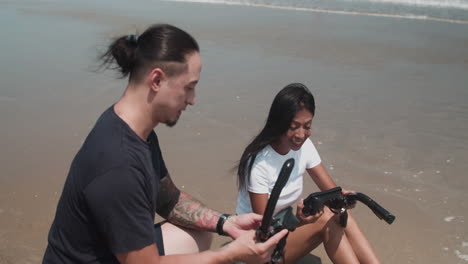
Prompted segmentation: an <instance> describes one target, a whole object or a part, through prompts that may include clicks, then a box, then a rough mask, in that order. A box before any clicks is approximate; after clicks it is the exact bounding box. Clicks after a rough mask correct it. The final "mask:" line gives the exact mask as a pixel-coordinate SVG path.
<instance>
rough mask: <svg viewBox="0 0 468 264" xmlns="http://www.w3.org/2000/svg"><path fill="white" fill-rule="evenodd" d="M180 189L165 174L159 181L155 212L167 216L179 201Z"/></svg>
mask: <svg viewBox="0 0 468 264" xmlns="http://www.w3.org/2000/svg"><path fill="white" fill-rule="evenodd" d="M179 197H180V191H179V189H177V187H176V186H175V185H174V183H173V182H172V180H171V177H170V176H169V175H166V177H164V178H163V179H162V180H161V181H159V192H158V202H157V205H156V212H157V213H158V214H159V215H160V216H162V217H164V218H166V219H167V218H168V217H169V213H170V212H171V211H172V210H173V209H174V206H175V205H176V204H177V202H178V201H179Z"/></svg>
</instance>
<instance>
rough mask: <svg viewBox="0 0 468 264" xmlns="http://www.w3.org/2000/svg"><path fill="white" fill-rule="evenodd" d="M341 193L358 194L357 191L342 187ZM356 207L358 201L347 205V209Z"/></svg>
mask: <svg viewBox="0 0 468 264" xmlns="http://www.w3.org/2000/svg"><path fill="white" fill-rule="evenodd" d="M341 194H343V196H345V195H347V194H356V192H355V191H350V190H345V189H341ZM354 207H356V203H352V204H350V205H348V207H346V209H353V208H354Z"/></svg>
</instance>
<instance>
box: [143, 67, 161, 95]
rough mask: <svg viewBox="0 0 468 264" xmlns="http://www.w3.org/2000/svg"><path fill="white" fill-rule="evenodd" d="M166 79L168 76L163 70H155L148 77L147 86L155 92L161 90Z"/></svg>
mask: <svg viewBox="0 0 468 264" xmlns="http://www.w3.org/2000/svg"><path fill="white" fill-rule="evenodd" d="M165 78H166V74H165V73H164V71H163V70H162V69H161V68H154V69H152V70H151V72H150V73H149V75H148V79H147V80H146V81H147V84H148V87H149V88H150V89H151V90H152V91H153V92H158V91H159V90H160V89H161V83H162V81H163V80H164V79H165Z"/></svg>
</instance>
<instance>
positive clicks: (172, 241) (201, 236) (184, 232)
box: [161, 223, 213, 255]
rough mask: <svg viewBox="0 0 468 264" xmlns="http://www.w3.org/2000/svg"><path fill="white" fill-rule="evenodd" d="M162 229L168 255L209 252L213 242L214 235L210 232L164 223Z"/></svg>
mask: <svg viewBox="0 0 468 264" xmlns="http://www.w3.org/2000/svg"><path fill="white" fill-rule="evenodd" d="M161 229H162V233H163V241H164V242H163V243H164V251H165V253H166V255H173V254H188V253H196V252H200V251H204V250H208V249H209V248H210V246H211V242H212V241H213V235H212V234H211V233H209V232H205V231H199V230H193V229H188V228H184V227H180V226H176V225H173V224H171V223H164V224H163V225H162V226H161Z"/></svg>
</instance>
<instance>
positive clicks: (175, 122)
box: [165, 119, 179, 127]
mask: <svg viewBox="0 0 468 264" xmlns="http://www.w3.org/2000/svg"><path fill="white" fill-rule="evenodd" d="M177 121H179V119H176V120H168V121H166V122H165V124H166V126H168V127H173V126H175V124H177Z"/></svg>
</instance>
